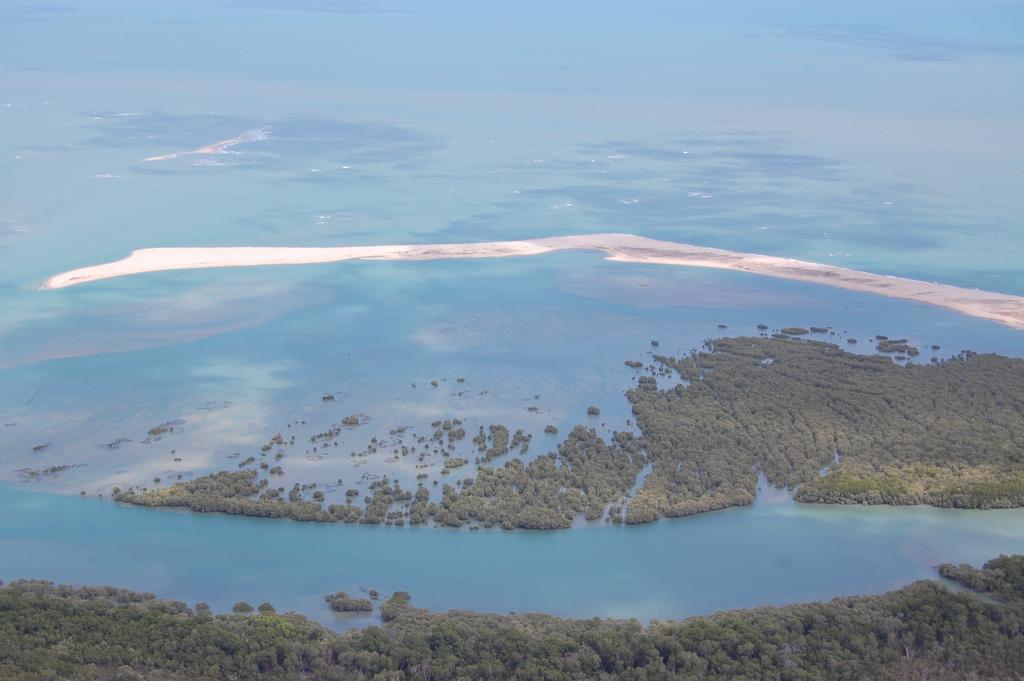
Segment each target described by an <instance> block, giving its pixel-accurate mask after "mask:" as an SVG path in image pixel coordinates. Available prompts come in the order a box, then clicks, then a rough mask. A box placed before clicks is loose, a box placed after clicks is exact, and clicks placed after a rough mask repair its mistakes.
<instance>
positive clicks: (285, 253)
mask: <svg viewBox="0 0 1024 681" xmlns="http://www.w3.org/2000/svg"><path fill="white" fill-rule="evenodd" d="M560 250H599V251H603V252H604V253H605V254H607V258H608V259H609V260H613V261H618V262H633V263H647V264H661V265H676V266H686V267H707V268H716V269H730V270H738V271H742V272H751V273H754V274H761V275H765V276H771V277H779V278H782V279H792V280H796V281H804V282H809V283H814V284H822V285H825V286H832V287H835V288H842V289H848V290H852V291H862V292H867V293H874V294H877V295H883V296H888V297H890V298H902V299H904V300H913V301H916V302H920V303H927V304H929V305H937V306H940V307H945V308H948V309H951V310H956V311H957V312H961V313H963V314H966V315H970V316H972V317H980V318H982V319H989V320H991V321H994V322H998V323H1000V324H1004V325H1006V326H1011V327H1014V328H1017V329H1024V297H1021V296H1014V295H1009V294H1006V293H994V292H990V291H982V290H978V289H968V288H961V287H958V286H950V285H948V284H937V283H933V282H927V281H918V280H915V279H905V278H903V277H894V276H889V275H883V274H874V273H872V272H862V271H860V270H852V269H847V268H845V267H835V266H833V265H824V264H820V263H814V262H808V261H805V260H793V259H790V258H780V257H776V256H770V255H757V254H753V253H740V252H736V251H727V250H723V249H718V248H707V247H704V246H694V245H691V244H682V243H675V242H672V241H659V240H657V239H648V238H646V237H641V236H635V235H633V234H584V235H577V236H560V237H546V238H542V239H533V240H525V241H493V242H483V243H465V244H405V245H386V246H340V247H333V248H331V247H326V248H317V247H311V248H295V247H258V246H257V247H230V246H227V247H213V248H146V249H141V250H136V251H133V252H132V253H131V255H129V256H128V257H127V258H124V259H122V260H118V261H116V262H110V263H104V264H102V265H93V266H91V267H82V268H79V269H75V270H70V271H67V272H62V273H60V274H57V275H54V276H52V277H50V278H49V279H47V280H46V281H45V282H44V283H43V285H42V288H44V289H59V288H66V287H68V286H77V285H79V284H85V283H88V282H91V281H99V280H101V279H111V278H114V277H123V276H127V275H130V274H142V273H144V272H160V271H166V270H184V269H201V268H210V267H253V266H259V265H301V264H311V263H328V262H340V261H343V260H437V259H455V258H500V257H511V256H525V255H539V254H542V253H550V252H552V251H560Z"/></svg>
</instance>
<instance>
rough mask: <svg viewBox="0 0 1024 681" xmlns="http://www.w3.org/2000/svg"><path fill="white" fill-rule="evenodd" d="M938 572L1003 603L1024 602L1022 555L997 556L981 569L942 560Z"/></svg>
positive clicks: (1023, 561)
mask: <svg viewBox="0 0 1024 681" xmlns="http://www.w3.org/2000/svg"><path fill="white" fill-rule="evenodd" d="M939 574H940V575H942V576H943V577H946V578H947V579H952V580H955V581H957V582H959V583H960V584H962V585H964V586H966V587H967V588H968V589H971V590H973V591H977V592H978V593H983V594H986V595H988V596H991V597H992V598H994V599H996V600H999V601H1002V602H1004V603H1010V604H1016V605H1021V604H1024V556H999V557H998V558H993V559H992V560H990V561H989V562H987V563H985V566H984V567H983V568H981V569H980V570H979V569H978V568H975V567H972V566H970V565H967V564H966V563H964V564H961V565H951V564H950V563H944V564H942V565H940V566H939Z"/></svg>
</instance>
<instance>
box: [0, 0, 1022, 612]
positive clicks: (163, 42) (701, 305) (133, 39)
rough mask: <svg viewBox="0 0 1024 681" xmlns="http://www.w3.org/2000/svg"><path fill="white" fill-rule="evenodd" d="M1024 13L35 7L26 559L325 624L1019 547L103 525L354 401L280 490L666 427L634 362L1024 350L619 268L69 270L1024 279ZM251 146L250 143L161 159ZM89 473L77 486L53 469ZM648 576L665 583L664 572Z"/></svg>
mask: <svg viewBox="0 0 1024 681" xmlns="http://www.w3.org/2000/svg"><path fill="white" fill-rule="evenodd" d="M1022 24H1024V10H1022V6H1021V5H1020V3H1016V2H1003V1H999V0H983V1H977V0H970V1H968V0H944V1H942V2H928V3H925V2H922V1H918V0H905V1H903V2H895V3H894V2H858V3H820V2H810V1H799V2H797V1H783V2H772V3H765V2H760V1H753V0H750V1H746V2H743V1H739V0H732V1H730V2H725V3H715V4H714V5H713V6H712V5H708V4H707V3H697V2H678V3H676V2H673V3H669V2H650V3H643V4H642V5H639V6H637V5H635V4H630V5H628V6H627V5H625V4H621V3H612V2H589V1H588V2H583V1H582V0H578V1H571V2H558V3H554V2H550V3H549V2H538V3H516V4H504V5H495V4H493V3H487V4H480V3H472V2H439V3H431V4H430V6H429V7H426V6H422V3H412V2H404V1H395V2H387V1H381V2H375V1H367V2H362V1H358V0H301V2H284V1H283V0H282V1H281V2H276V1H275V0H227V1H225V2H220V3H217V4H212V3H209V2H198V1H194V2H191V1H189V2H177V3H173V4H166V3H155V2H134V1H132V2H127V1H124V2H118V1H98V0H97V1H90V2H76V1H75V0H70V1H69V2H64V3H61V4H59V5H56V4H54V5H38V4H34V3H25V2H14V1H10V0H0V480H5V481H8V482H10V483H11V487H7V488H4V491H3V492H0V496H2V503H3V504H4V505H5V507H4V510H5V512H4V513H3V516H2V518H0V545H2V546H3V547H4V549H5V550H4V551H3V553H2V555H0V574H2V575H3V576H5V577H11V576H40V577H51V578H54V579H59V580H64V581H73V582H90V583H96V582H102V583H115V584H122V585H125V586H132V587H136V588H142V589H149V590H153V591H157V592H159V593H161V595H166V596H172V597H178V598H185V599H189V600H197V599H205V600H209V601H211V602H216V603H217V604H218V605H225V604H230V603H229V602H230V601H232V600H237V598H241V597H244V598H248V599H261V598H270V599H272V600H274V602H275V603H277V604H278V605H279V606H282V607H284V606H287V607H295V608H301V609H304V610H308V611H310V612H319V611H318V610H317V608H319V607H320V603H319V600H318V599H319V594H321V593H323V592H324V591H325V590H328V589H336V588H356V587H358V586H360V585H367V586H377V587H379V588H382V589H393V588H406V589H409V590H411V591H412V592H413V593H414V594H415V595H416V597H417V600H418V601H419V602H420V603H421V604H423V605H425V606H429V607H432V608H447V607H474V608H479V609H496V610H505V609H521V610H526V609H551V610H553V611H555V612H558V613H560V614H614V615H636V616H638V617H645V618H646V617H670V616H672V617H674V616H680V615H683V614H687V613H690V612H706V611H708V610H710V609H713V608H717V607H733V606H740V605H749V604H754V603H763V602H781V601H785V600H790V599H804V598H815V597H819V596H828V595H832V594H836V593H849V592H854V591H860V590H879V589H883V588H889V587H891V586H896V585H899V584H902V583H904V582H905V581H907V580H909V579H913V578H916V577H920V576H926V575H928V574H931V573H930V571H929V567H928V566H929V565H931V564H932V563H934V562H938V561H941V560H959V559H971V560H981V559H983V558H986V557H988V555H989V554H993V553H999V552H1001V551H1011V550H1020V548H1021V547H1020V542H1021V540H1022V537H1024V529H1020V528H1021V525H1020V523H1019V520H1020V518H1021V516H1019V515H1017V514H1015V513H1003V514H971V513H966V514H960V513H952V512H949V513H944V512H939V511H931V510H925V509H900V510H887V509H817V508H807V507H796V506H793V505H785V504H783V505H780V506H770V507H763V508H762V507H759V508H757V509H747V510H742V511H730V512H727V513H722V514H716V515H714V516H708V517H707V518H697V519H689V520H686V521H681V522H675V523H660V524H657V525H654V526H651V527H645V528H629V529H626V530H624V529H622V528H600V527H598V528H584V529H579V530H574V531H572V532H569V533H556V534H552V535H532V534H524V533H515V534H504V533H472V534H468V533H449V532H446V531H441V530H427V531H420V530H417V531H415V532H413V531H411V530H391V529H385V528H380V529H371V528H361V527H360V528H349V527H330V528H327V527H309V526H298V525H294V524H291V523H280V524H269V523H258V522H254V521H248V520H244V519H238V518H217V517H213V518H211V517H191V516H187V515H182V514H170V513H159V512H151V513H148V514H147V513H145V512H143V511H138V510H129V509H121V508H115V507H114V506H113V505H110V504H108V503H106V502H103V501H98V500H97V499H96V496H97V495H99V494H109V491H110V489H111V487H112V486H114V485H127V484H138V483H146V482H148V481H150V480H152V478H154V477H161V478H162V479H163V480H164V481H165V482H167V481H171V480H174V479H177V476H182V479H187V478H188V477H191V476H195V475H201V474H204V473H206V472H209V471H214V470H222V469H230V468H233V467H234V466H235V462H236V459H237V458H238V457H242V458H243V459H244V457H246V456H249V455H251V454H253V453H257V452H258V448H259V446H260V445H261V444H263V443H264V442H266V441H267V439H268V438H269V437H270V436H271V435H273V434H274V433H276V432H278V431H281V432H285V433H292V434H296V435H297V439H298V440H299V441H300V442H302V441H303V440H304V439H305V438H306V437H307V436H308V435H310V434H312V433H316V432H319V431H321V430H324V429H326V428H327V427H329V426H330V425H331V424H333V423H336V422H338V421H339V420H340V418H342V417H343V416H346V415H350V414H355V413H359V414H364V415H365V416H366V417H367V418H368V419H369V421H368V423H367V424H365V425H364V426H361V427H360V428H358V429H356V430H354V431H352V432H346V433H345V435H344V437H343V442H342V443H341V446H339V448H338V451H337V452H333V451H332V452H331V453H330V454H329V455H326V456H325V455H324V453H323V452H316V453H315V454H314V453H313V452H311V451H304V450H306V449H308V447H299V448H296V450H295V451H290V452H289V454H288V457H287V458H286V459H285V460H284V461H283V465H284V467H285V469H286V475H285V477H284V478H283V480H282V484H291V483H292V482H310V481H313V480H318V481H323V480H336V479H337V478H339V477H340V478H344V479H345V481H346V485H347V484H350V483H352V482H357V484H363V483H364V482H365V480H364V479H363V478H362V476H364V475H366V474H370V475H379V474H384V473H387V474H389V475H396V476H398V477H400V478H402V479H403V481H408V482H409V484H411V480H412V479H413V477H414V474H415V472H416V470H415V469H413V468H412V467H411V466H410V465H408V464H406V463H405V462H401V461H399V462H394V461H392V462H388V461H386V460H385V458H384V456H383V455H382V456H377V457H367V458H366V461H365V462H363V461H361V459H360V458H358V457H356V458H353V457H350V456H348V453H349V452H351V451H357V450H361V449H362V448H364V447H365V446H366V444H367V442H368V441H369V439H370V438H371V437H375V436H377V437H383V436H384V435H385V434H386V433H387V431H388V430H389V429H391V428H392V427H394V426H397V425H409V426H411V427H412V428H414V429H420V430H421V431H422V430H423V429H425V428H426V427H427V424H429V422H430V421H431V420H433V419H435V418H447V417H460V418H464V419H465V420H466V421H467V424H468V427H467V430H469V431H470V432H473V431H475V429H476V427H477V425H487V424H489V423H505V424H508V425H509V426H512V427H514V428H524V429H526V430H527V431H529V432H532V433H534V436H535V437H534V443H533V446H532V448H531V455H535V454H538V453H543V452H545V451H547V449H548V448H549V447H551V446H552V445H553V444H554V440H553V439H552V438H550V437H546V436H544V434H543V427H544V426H545V425H548V424H552V425H557V426H558V427H559V428H560V429H561V430H562V432H564V431H565V429H567V428H569V427H571V426H572V425H574V424H576V423H579V422H587V423H589V424H590V425H593V426H594V427H597V428H599V429H601V430H602V431H608V430H613V429H622V428H625V427H628V426H627V425H626V421H627V419H629V416H630V415H629V413H628V407H627V405H626V403H625V400H624V399H623V396H622V392H623V391H624V390H625V389H626V388H628V387H629V385H630V384H631V381H632V380H633V378H634V376H633V374H632V372H631V371H628V370H627V369H625V368H624V367H623V360H625V359H642V358H644V357H647V356H649V354H648V353H649V352H650V340H651V339H658V340H660V342H661V346H660V350H661V351H664V352H669V353H672V352H677V351H678V352H685V351H686V350H688V349H690V348H691V347H694V346H696V345H698V344H699V343H700V342H701V340H702V339H704V338H706V337H708V336H713V335H717V334H722V333H751V332H753V331H754V328H755V325H756V324H757V323H759V322H764V323H768V324H770V325H772V326H784V325H791V324H800V325H804V326H809V325H831V326H832V327H833V328H834V329H835V330H836V331H837V332H843V331H846V332H849V335H853V336H856V337H859V338H861V339H866V338H868V337H870V336H873V335H874V334H876V333H883V334H886V335H890V336H894V337H895V336H901V337H908V338H909V339H911V341H912V342H914V343H916V344H918V345H919V347H922V348H925V347H928V346H929V345H931V344H933V343H936V344H939V345H941V346H942V348H941V350H940V351H938V352H937V353H935V354H936V355H938V356H948V355H949V354H953V353H955V352H958V351H960V350H962V349H973V350H977V351H996V352H1001V353H1005V354H1010V355H1014V356H1021V355H1024V335H1022V334H1021V333H1020V332H1016V331H1012V330H1010V329H1007V328H1004V327H1001V326H998V325H996V324H993V323H990V322H983V321H979V320H976V319H969V318H965V317H962V316H958V315H955V314H953V313H950V312H947V311H944V310H939V309H934V308H929V307H926V306H921V305H916V304H912V303H907V302H901V301H893V300H885V299H880V298H874V297H870V296H865V295H861V294H855V293H850V292H844V291H835V290H830V289H825V288H822V287H817V286H808V285H803V284H797V283H794V282H784V281H774V280H769V279H765V278H761V277H754V276H750V275H744V274H738V273H731V272H709V271H708V272H706V271H700V270H683V269H675V268H663V267H657V266H640V265H629V264H623V263H607V262H604V261H603V260H601V259H600V258H599V257H598V256H596V255H594V254H586V253H561V254H552V255H547V256H543V257H536V258H522V259H508V260H500V261H475V262H469V261H460V262H429V263H339V264H331V265H317V266H303V267H295V268H249V269H233V270H232V269H228V270H205V271H196V272H171V273H154V274H148V275H142V276H137V277H127V278H123V279H117V280H112V281H104V282H98V283H95V284H90V285H87V286H82V287H75V288H72V289H64V290H59V291H45V292H44V291H40V290H38V285H39V284H40V282H41V281H42V280H43V279H45V278H46V277H47V276H49V275H52V274H54V273H57V272H60V271H62V270H66V269H69V268H73V267H80V266H85V265H89V264H95V263H99V262H104V261H109V260H113V259H117V258H120V257H123V256H124V255H126V254H127V253H128V252H130V251H131V250H132V249H135V248H142V247H152V246H181V245H211V246H213V245H225V246H229V245H305V246H317V245H339V244H377V243H400V242H414V241H415V242H438V241H474V240H494V239H514V238H527V237H532V236H548V235H557V234H572V233H585V232H601V231H628V232H632V233H635V234H640V235H644V236H650V237H655V238H659V239H667V240H672V241H681V242H691V243H697V244H702V245H707V246H715V247H721V248H729V249H734V250H741V251H752V252H759V253H768V254H773V255H782V256H790V257H797V258H804V259H808V260H813V261H819V262H826V263H830V264H838V265H846V266H851V267H856V268H862V269H868V270H872V271H878V272H883V273H892V274H898V275H903V276H910V277H918V278H922V279H927V280H935V281H942V282H947V283H952V284H957V285H961V286H968V287H977V288H984V289H991V290H996V291H1005V292H1008V293H1015V294H1024V267H1022V265H1021V263H1024V226H1022V225H1021V222H1020V215H1021V214H1024V193H1022V192H1021V191H1020V187H1019V178H1020V177H1021V176H1024V161H1022V159H1024V155H1022V154H1021V150H1022V149H1024V126H1022V125H1021V121H1022V120H1024V89H1022V88H1020V87H1019V83H1020V82H1021V75H1022V64H1024V45H1022V43H1021V41H1020V38H1019V35H1018V31H1017V27H1019V26H1020V25H1022ZM253 130H260V131H263V135H262V136H261V137H263V138H261V139H254V140H253V141H250V142H247V143H244V144H240V145H237V146H234V147H231V148H230V149H227V150H226V151H225V152H224V153H220V154H212V155H196V154H192V155H182V156H178V157H176V158H173V159H169V160H164V161H144V160H143V159H146V158H150V157H153V156H160V155H166V154H173V153H180V152H187V151H189V150H192V149H196V148H198V147H201V146H204V145H209V144H213V143H215V142H218V141H221V140H226V139H230V138H233V137H236V136H238V135H242V134H245V133H246V132H248V131H253ZM719 324H726V325H727V326H728V330H727V331H722V330H720V329H719V328H718V325H719ZM857 347H858V349H859V351H869V350H870V347H869V345H868V344H867V343H864V342H862V343H861V344H860V345H858V346H857ZM931 354H932V353H930V351H927V350H926V351H925V352H924V353H923V355H922V359H925V360H926V359H929V358H930V356H931ZM456 378H464V379H465V384H464V385H463V384H456V383H454V381H455V380H456ZM432 380H438V381H439V386H438V388H431V387H430V381H432ZM412 384H416V387H415V388H413V387H412ZM460 386H462V387H460ZM327 392H330V393H331V394H333V395H335V396H336V400H335V401H334V402H332V403H324V402H323V401H322V400H321V396H322V395H323V394H325V393H327ZM591 404H594V405H598V406H600V407H601V410H602V416H601V419H600V420H593V421H586V417H585V410H586V407H587V406H588V405H591ZM530 406H534V407H536V408H537V409H536V411H529V410H528V408H529V407H530ZM165 422H174V423H176V424H178V425H177V426H176V427H175V431H174V433H172V434H169V435H167V436H166V437H164V438H163V439H160V440H154V441H150V442H148V443H146V442H144V440H146V438H147V431H148V429H149V428H151V427H153V426H154V425H158V424H162V423H165ZM112 443H117V446H116V447H108V446H107V445H111V444H112ZM175 459H180V460H177V461H176V460H175ZM51 466H69V467H70V468H68V469H66V470H64V471H62V472H60V473H58V474H56V475H50V476H46V477H44V478H43V479H40V480H35V481H31V482H22V481H23V480H24V479H25V478H26V475H27V471H29V470H39V469H44V468H48V467H51ZM431 475H432V477H434V479H436V475H434V473H433V471H431ZM80 490H81V491H85V492H86V493H87V495H88V497H89V498H86V499H80V498H78V497H77V494H78V492H79V491H80ZM35 492H39V493H43V492H58V493H64V494H73V495H75V496H73V497H67V496H64V497H62V496H51V495H47V494H30V493H35ZM328 494H329V496H330V495H331V494H337V492H336V491H329V492H328ZM30 508H34V509H35V511H34V512H32V513H30V512H29V511H28V509H30ZM44 518H46V519H48V520H46V522H42V521H43V519H44ZM33 523H40V524H33ZM86 523H88V524H86ZM64 527H68V528H76V529H75V531H74V532H71V531H70V530H69V531H68V532H67V533H64V530H63V528H64ZM55 533H56V534H55ZM236 533H237V540H236V539H235V536H236ZM314 535H316V536H314ZM719 536H720V537H722V539H718V538H717V537H719ZM29 537H31V539H30V538H29ZM725 537H729V538H730V539H729V540H728V541H726V540H725V539H724V538H725ZM26 542H27V543H26ZM147 542H152V545H150V544H149V543H147ZM632 542H635V543H636V546H635V547H634V548H635V550H622V547H624V546H627V545H628V543H632ZM822 547H825V548H826V549H827V550H824V549H823V548H822ZM349 549H351V550H352V551H351V553H346V551H348V550H349ZM357 549H358V550H357ZM217 550H221V551H222V552H223V556H222V557H223V558H226V559H227V560H224V561H221V562H220V564H217V565H211V564H212V563H216V562H217V561H216V560H213V558H212V557H214V556H219V555H220V554H217V553H215V552H216V551H217ZM645 551H646V552H648V554H649V555H652V556H655V557H656V558H657V559H658V560H653V561H646V560H640V559H635V560H634V562H635V563H636V564H632V563H630V564H627V563H625V562H624V561H625V557H626V556H634V557H635V556H642V555H645V554H644V553H643V552H645ZM676 552H678V553H676ZM908 552H909V553H908ZM64 554H66V555H67V556H75V557H76V559H75V560H74V561H72V560H67V559H64V558H62V559H57V557H60V556H62V555H64ZM140 554H142V555H144V556H147V557H146V558H145V559H144V560H143V561H142V562H141V563H140V562H139V560H140V559H139V558H138V555H140ZM520 554H521V557H519V556H520ZM304 556H308V558H306V559H304V558H303V557H304ZM499 557H500V559H499ZM762 557H763V558H764V560H763V561H762ZM234 558H238V559H239V561H240V562H239V563H238V564H234V562H233V561H234ZM456 558H458V559H459V560H455V559H456ZM147 561H148V562H147ZM474 561H475V562H474ZM786 561H788V562H786ZM131 565H143V566H144V567H143V568H139V569H137V570H135V571H133V570H132V569H130V568H129V566H131ZM229 565H230V566H231V567H228V566H229ZM409 565H413V566H416V567H417V569H416V570H414V569H412V568H411V567H408V566H409ZM261 566H266V569H265V570H264V569H263V567H261ZM419 566H423V567H422V570H420V569H419ZM506 566H508V569H506ZM644 566H646V567H644ZM730 570H736V571H738V572H736V573H735V579H732V578H730V579H725V577H727V576H731V574H732V573H730ZM744 570H745V571H746V572H742V571H744ZM544 571H550V573H551V574H547V573H545V572H544ZM757 571H762V572H763V574H755V572H757ZM538 574H544V576H545V577H546V579H544V580H538V579H537V575H538ZM570 575H571V576H572V579H569V578H568V577H569V576H570ZM715 575H719V576H721V577H722V578H721V579H720V581H716V580H715ZM540 582H543V583H540ZM460 584H465V585H468V586H465V587H460V586H459V585H460ZM574 584H576V585H578V588H574V587H573V585H574ZM318 616H320V617H324V616H326V615H325V614H324V613H320V615H318Z"/></svg>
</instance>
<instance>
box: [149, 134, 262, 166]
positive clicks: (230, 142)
mask: <svg viewBox="0 0 1024 681" xmlns="http://www.w3.org/2000/svg"><path fill="white" fill-rule="evenodd" d="M269 137H270V134H269V133H268V132H267V131H266V129H265V128H257V129H255V130H246V131H245V132H243V133H242V134H241V135H238V136H237V137H232V138H231V139H226V140H221V141H220V142H214V143H213V144H207V145H204V146H201V147H196V148H195V149H192V150H191V151H177V152H175V153H173V154H161V155H160V156H150V157H148V158H144V159H142V160H143V161H170V160H171V159H174V158H178V157H179V156H190V155H193V154H200V155H202V154H222V153H224V152H225V151H227V150H228V149H230V148H231V147H234V146H237V145H239V144H245V143H246V142H258V141H260V140H265V139H269Z"/></svg>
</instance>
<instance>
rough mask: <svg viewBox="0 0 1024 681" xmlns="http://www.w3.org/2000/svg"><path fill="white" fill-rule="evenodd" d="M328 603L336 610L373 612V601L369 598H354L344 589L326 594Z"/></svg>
mask: <svg viewBox="0 0 1024 681" xmlns="http://www.w3.org/2000/svg"><path fill="white" fill-rule="evenodd" d="M324 600H325V601H327V605H328V606H330V608H331V610H333V611H335V612H372V611H373V603H371V602H370V599H369V598H353V597H352V596H349V595H348V594H347V593H345V592H344V591H339V592H337V593H333V594H329V595H327V596H324Z"/></svg>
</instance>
